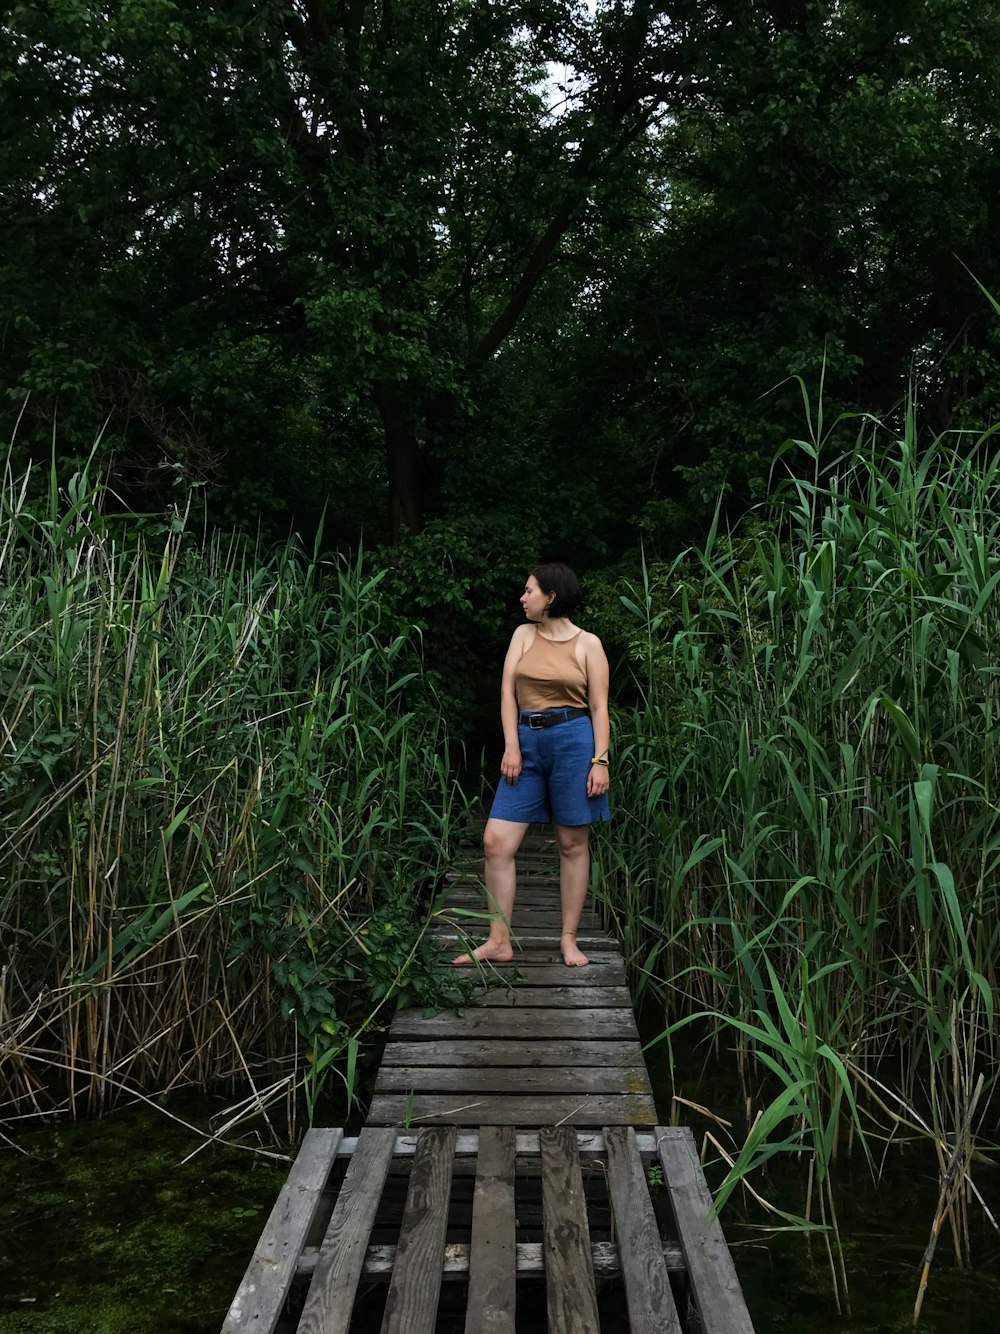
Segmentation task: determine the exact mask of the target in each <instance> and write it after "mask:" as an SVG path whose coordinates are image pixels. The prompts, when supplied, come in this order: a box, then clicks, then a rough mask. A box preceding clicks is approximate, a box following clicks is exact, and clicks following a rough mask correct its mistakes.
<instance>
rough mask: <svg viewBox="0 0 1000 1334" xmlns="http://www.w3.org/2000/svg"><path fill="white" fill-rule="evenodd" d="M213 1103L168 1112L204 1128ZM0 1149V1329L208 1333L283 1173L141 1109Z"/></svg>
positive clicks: (35, 1333) (37, 1134) (15, 1332)
mask: <svg viewBox="0 0 1000 1334" xmlns="http://www.w3.org/2000/svg"><path fill="white" fill-rule="evenodd" d="M220 1109H221V1105H220V1104H218V1103H213V1102H210V1101H208V1100H205V1099H199V1100H198V1101H197V1102H187V1103H184V1102H177V1103H172V1104H171V1110H172V1111H174V1112H175V1113H176V1114H177V1115H179V1116H183V1117H184V1118H185V1119H187V1120H190V1121H192V1122H195V1123H201V1124H202V1125H203V1126H205V1127H206V1128H207V1126H208V1124H209V1118H210V1116H211V1115H212V1113H214V1112H216V1111H218V1110H220ZM17 1142H18V1146H19V1148H20V1149H21V1150H23V1152H15V1151H14V1150H13V1149H10V1148H6V1147H5V1148H3V1149H2V1151H0V1331H3V1334H21V1332H22V1331H24V1334H208V1331H212V1334H218V1330H219V1329H220V1327H221V1325H222V1321H223V1319H224V1317H225V1314H226V1311H227V1310H228V1309H229V1303H230V1301H231V1300H232V1296H233V1293H234V1291H235V1288H236V1284H237V1283H238V1281H239V1278H240V1276H241V1275H242V1273H243V1270H244V1269H245V1268H246V1264H247V1261H248V1259H249V1257H250V1254H251V1253H252V1251H253V1247H254V1245H255V1244H256V1239H257V1235H258V1233H259V1232H260V1230H261V1228H262V1227H263V1224H264V1221H265V1220H266V1218H267V1215H268V1213H269V1211H270V1209H271V1205H272V1204H273V1203H274V1198H275V1195H276V1194H277V1192H278V1190H279V1189H280V1186H281V1183H282V1181H283V1180H284V1177H285V1175H286V1172H287V1164H275V1163H272V1162H269V1161H268V1160H267V1159H265V1158H262V1157H260V1156H258V1155H256V1154H253V1153H250V1152H247V1151H243V1150H240V1149H222V1148H218V1147H214V1148H209V1149H205V1150H204V1151H203V1152H201V1153H199V1154H197V1156H196V1157H195V1158H194V1159H192V1160H191V1161H190V1162H188V1163H186V1164H184V1163H183V1162H182V1160H183V1159H184V1158H185V1157H187V1155H188V1154H190V1153H191V1152H192V1151H193V1150H195V1149H197V1148H198V1147H199V1145H202V1144H203V1143H204V1140H203V1139H202V1138H201V1137H199V1136H197V1135H194V1134H192V1132H191V1131H190V1130H187V1129H185V1128H184V1127H182V1126H180V1125H178V1124H177V1122H175V1121H173V1120H171V1119H169V1117H167V1116H166V1115H164V1113H162V1112H159V1111H157V1110H155V1109H152V1108H150V1107H148V1106H147V1107H132V1108H129V1109H126V1110H124V1111H120V1112H116V1113H113V1114H112V1115H110V1116H108V1117H106V1118H105V1119H104V1120H102V1121H93V1122H84V1123H80V1124H78V1125H67V1126H62V1127H48V1128H43V1129H39V1130H32V1131H30V1132H28V1133H22V1134H21V1135H20V1136H19V1138H18V1141H17Z"/></svg>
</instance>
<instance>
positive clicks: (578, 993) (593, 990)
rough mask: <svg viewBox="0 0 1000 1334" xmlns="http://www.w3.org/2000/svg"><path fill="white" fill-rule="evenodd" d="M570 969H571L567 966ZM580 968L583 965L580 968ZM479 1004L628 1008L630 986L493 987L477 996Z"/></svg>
mask: <svg viewBox="0 0 1000 1334" xmlns="http://www.w3.org/2000/svg"><path fill="white" fill-rule="evenodd" d="M567 971H568V970H567ZM580 971H581V972H582V971H583V969H581V970H580ZM475 1003H476V1006H477V1007H479V1008H482V1007H483V1006H485V1007H487V1008H492V1009H503V1008H505V1007H506V1008H508V1009H516V1008H517V1007H518V1006H520V1007H521V1008H522V1009H525V1008H527V1009H536V1010H537V1009H554V1010H586V1009H594V1010H604V1009H616V1010H627V1009H628V1008H629V1007H630V1004H631V997H630V996H629V993H628V987H581V986H575V987H518V986H515V987H494V988H493V989H491V990H490V991H488V992H487V993H486V994H485V995H484V996H477V997H476V1002H475Z"/></svg>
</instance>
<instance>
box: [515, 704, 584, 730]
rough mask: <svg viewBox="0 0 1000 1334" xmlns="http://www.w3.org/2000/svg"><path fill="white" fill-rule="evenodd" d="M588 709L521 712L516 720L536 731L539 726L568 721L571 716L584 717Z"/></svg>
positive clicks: (551, 725) (550, 725) (553, 725)
mask: <svg viewBox="0 0 1000 1334" xmlns="http://www.w3.org/2000/svg"><path fill="white" fill-rule="evenodd" d="M589 713H590V710H589V709H552V711H551V712H550V713H521V714H518V719H517V720H518V722H520V723H524V725H525V727H530V728H531V730H532V731H533V732H537V731H538V729H539V728H540V727H555V725H556V723H568V722H569V720H570V719H571V718H586V717H587V716H588V715H589Z"/></svg>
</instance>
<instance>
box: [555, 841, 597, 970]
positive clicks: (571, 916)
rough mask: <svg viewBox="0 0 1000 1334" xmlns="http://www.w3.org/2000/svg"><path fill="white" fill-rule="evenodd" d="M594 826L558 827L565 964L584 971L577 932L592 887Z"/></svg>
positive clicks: (562, 948)
mask: <svg viewBox="0 0 1000 1334" xmlns="http://www.w3.org/2000/svg"><path fill="white" fill-rule="evenodd" d="M589 840H590V825H588V824H580V825H558V824H557V825H556V842H557V843H558V845H559V896H560V898H561V900H562V939H561V940H560V942H559V948H560V950H561V951H562V956H563V963H565V964H568V965H569V967H570V968H582V967H583V965H584V964H585V963H587V962H588V959H587V956H586V955H585V954H584V953H583V952H582V951H581V950H580V949H579V947H578V946H577V943H576V930H577V927H578V926H579V925H580V918H581V916H582V915H583V905H584V904H585V903H586V902H587V890H588V889H589V888H590V844H589Z"/></svg>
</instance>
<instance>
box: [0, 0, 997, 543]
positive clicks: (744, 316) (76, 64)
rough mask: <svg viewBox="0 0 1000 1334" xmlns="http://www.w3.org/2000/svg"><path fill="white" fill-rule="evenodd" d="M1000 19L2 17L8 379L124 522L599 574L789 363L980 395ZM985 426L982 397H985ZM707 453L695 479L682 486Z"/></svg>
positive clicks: (739, 444) (949, 403)
mask: <svg viewBox="0 0 1000 1334" xmlns="http://www.w3.org/2000/svg"><path fill="white" fill-rule="evenodd" d="M998 24H1000V18H998V16H997V14H996V11H995V8H994V7H993V6H992V5H990V4H989V3H986V0H962V3H958V4H956V3H952V0H892V2H891V3H887V4H883V5H880V6H877V7H873V6H871V5H867V4H861V3H856V2H855V0H807V2H806V3H802V4H795V5H789V4H785V3H778V2H777V0H775V2H774V3H769V4H754V5H747V4H743V3H740V4H732V3H724V2H723V3H716V4H710V5H705V4H693V3H691V0H674V2H673V3H664V2H663V0H633V3H632V4H630V5H623V4H617V3H614V4H612V3H601V4H599V5H598V6H597V7H596V8H595V10H594V11H593V12H591V11H590V10H589V8H588V7H586V6H583V5H581V4H577V3H574V2H573V0H551V2H550V3H548V4H546V5H544V6H538V5H535V4H532V3H528V2H525V3H514V4H502V5H501V4H496V3H490V2H489V0H394V3H392V4H368V3H357V4H347V3H337V2H335V0H240V2H239V3H237V4H233V5H228V6H225V7H222V8H219V7H218V6H213V5H204V4H199V3H196V2H195V0H174V2H168V0H113V2H112V3H108V4H104V5H95V4H91V3H87V2H86V0H55V2H54V3H51V4H47V5H45V6H38V5H33V4H15V5H13V6H10V7H8V8H7V10H6V11H5V14H4V17H3V20H2V26H0V35H2V39H3V40H2V42H0V128H2V133H3V139H4V144H5V152H4V161H3V167H2V173H3V174H2V177H0V226H2V228H3V231H4V235H5V246H4V252H3V256H2V258H0V301H2V306H3V310H4V313H5V325H4V338H3V343H2V348H0V387H2V389H3V392H4V394H5V396H6V401H7V402H8V404H9V407H10V413H11V419H12V420H13V417H14V416H15V415H16V414H17V413H18V412H19V411H20V410H21V407H22V405H23V404H24V402H25V400H26V398H27V411H26V414H25V418H24V420H23V422H22V425H21V433H20V437H19V438H20V440H21V441H22V442H23V446H24V448H26V449H29V448H30V449H37V448H39V447H42V448H44V449H45V452H46V455H47V452H48V447H49V440H50V437H51V435H52V433H53V428H54V434H55V438H56V442H57V447H58V449H59V450H60V451H61V452H68V453H70V454H72V453H73V452H74V451H77V452H79V451H81V450H84V451H87V450H89V448H90V443H91V441H92V439H93V436H94V434H95V432H96V431H97V430H98V429H99V428H100V427H101V426H102V424H104V423H105V422H106V429H105V433H104V450H105V452H106V454H107V455H108V456H113V459H114V468H115V472H116V480H117V484H118V486H119V489H122V488H124V489H126V490H127V491H128V493H129V495H130V496H131V497H132V500H133V504H135V503H137V502H141V505H142V507H149V508H153V509H162V508H163V507H164V506H165V505H166V503H167V502H168V501H170V500H177V499H178V493H179V494H180V495H183V494H184V492H185V491H186V489H187V487H188V486H189V485H190V483H191V482H198V483H205V484H206V485H207V487H208V491H209V494H210V502H211V503H210V512H211V514H212V515H213V516H214V517H216V518H218V517H219V516H220V515H221V516H223V517H228V518H232V519H247V518H249V519H250V520H251V522H253V524H254V525H256V524H258V523H259V522H261V521H263V522H264V523H265V524H280V525H283V524H286V523H287V522H288V521H289V519H290V518H293V520H294V522H295V523H296V524H297V525H298V526H299V528H300V530H308V529H310V528H311V526H312V525H314V524H315V523H316V522H317V520H318V515H319V511H320V509H321V507H322V506H323V505H327V506H328V507H329V521H328V527H327V531H328V534H330V535H331V536H332V537H333V539H334V540H335V541H337V542H341V543H345V542H346V543H349V542H351V541H353V540H354V539H356V537H357V535H358V533H359V532H360V531H361V530H362V528H364V529H365V531H366V533H367V536H368V540H369V542H370V541H371V540H372V537H373V536H374V537H375V538H376V539H380V538H381V537H382V536H383V535H384V534H386V533H391V534H392V536H393V538H394V539H398V538H399V537H400V536H401V535H402V534H404V533H405V532H410V533H413V532H416V531H418V530H419V529H420V528H421V527H423V526H424V524H425V523H426V522H427V521H428V520H431V519H434V520H437V521H441V522H444V523H446V524H447V525H449V528H450V530H452V531H454V530H457V531H458V532H459V533H460V534H462V535H465V536H467V537H468V540H469V541H471V542H472V543H473V545H474V547H475V550H476V553H477V556H478V557H479V559H481V560H483V561H485V562H486V563H488V564H492V563H494V561H495V559H496V551H497V548H498V547H502V546H503V544H504V542H505V541H506V539H507V537H508V536H509V535H510V534H511V533H517V534H523V535H524V536H525V538H526V545H529V546H533V547H534V548H536V549H538V548H545V549H546V550H548V551H555V550H564V549H570V548H572V555H573V557H574V559H578V560H580V561H581V563H589V564H590V565H597V564H598V563H599V562H600V561H601V559H602V557H603V556H604V554H605V553H606V552H608V551H610V552H612V553H616V552H617V551H618V550H619V549H621V548H622V547H623V546H626V545H628V543H629V541H630V534H631V524H632V522H633V521H634V520H635V518H636V517H637V516H642V520H643V522H644V524H645V526H646V527H647V529H648V530H649V532H650V533H651V534H652V535H653V537H655V539H656V540H657V541H659V542H662V543H663V544H665V545H666V546H667V547H670V546H671V545H672V544H676V540H677V535H676V531H675V527H676V525H675V519H676V513H675V511H673V510H671V509H669V508H666V509H665V508H664V505H663V502H664V500H667V499H671V498H676V499H679V500H680V501H681V502H682V503H684V504H686V505H690V503H692V502H693V503H694V505H695V506H696V507H697V506H699V505H700V506H704V505H705V504H706V503H707V504H708V506H709V508H710V507H711V505H712V504H714V498H715V496H716V494H717V491H718V486H719V484H720V482H721V481H722V480H724V479H728V481H729V483H730V485H731V486H733V487H734V488H735V489H736V491H737V493H739V494H745V493H747V492H753V491H754V489H755V488H758V489H759V488H760V486H761V483H762V479H763V478H764V477H765V476H766V471H767V466H768V462H769V459H770V455H771V451H772V448H773V442H774V441H775V439H776V438H777V439H781V438H782V437H784V436H785V435H788V434H790V433H791V427H792V424H793V422H794V418H795V414H796V412H797V406H796V402H795V397H794V393H791V392H789V391H788V390H787V388H786V389H781V390H778V391H777V392H775V393H771V394H769V393H768V391H771V390H772V389H774V387H775V386H777V385H779V384H780V383H781V382H782V381H785V380H786V377H787V376H788V374H789V372H790V371H806V372H809V371H811V370H812V369H814V368H815V367H817V366H818V364H819V363H820V361H821V360H823V359H824V358H825V361H826V366H827V392H828V394H829V395H830V398H831V401H832V402H838V403H840V402H848V403H850V404H852V405H854V406H858V407H873V408H876V409H877V410H879V411H881V412H885V411H888V410H891V409H892V408H893V406H894V405H895V404H897V403H898V402H900V401H901V400H902V397H903V394H904V392H905V386H906V382H907V378H908V376H909V375H910V374H911V372H912V371H913V369H914V368H917V369H918V371H919V372H920V374H921V378H922V379H923V380H924V382H925V383H926V384H927V385H928V386H929V388H928V397H929V400H930V402H929V404H928V406H929V408H933V411H934V414H935V416H936V418H937V420H938V424H939V425H941V426H944V425H948V424H951V423H953V422H960V421H962V420H963V419H964V418H963V414H967V413H969V412H971V413H972V419H973V420H975V419H976V417H977V413H978V414H979V417H983V416H985V415H987V414H985V413H984V412H983V411H982V410H983V408H984V405H985V406H987V407H990V406H991V395H992V384H993V383H994V381H995V368H996V359H995V346H994V344H995V335H994V333H993V331H992V327H991V325H990V323H989V321H988V320H987V319H986V318H985V316H986V309H985V305H984V303H983V302H982V301H981V299H980V296H979V293H978V290H977V288H976V286H975V283H974V282H973V280H972V278H971V277H970V273H969V271H971V273H972V274H975V276H976V277H977V278H979V279H980V280H981V281H982V282H984V283H985V284H986V285H987V286H988V287H990V286H997V285H1000V274H998V273H997V271H996V265H997V259H996V253H995V247H994V245H993V238H994V236H995V233H996V217H995V208H996V203H995V201H996V198H997V193H998V192H997V171H998V168H997V161H998V159H997V155H996V153H995V151H994V149H995V142H996V133H997V131H996V126H997V125H998V124H1000V105H998V96H1000V80H998V72H1000V54H998V53H1000V30H998ZM970 404H971V405H972V406H971V407H970ZM678 469H679V470H680V471H678Z"/></svg>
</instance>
